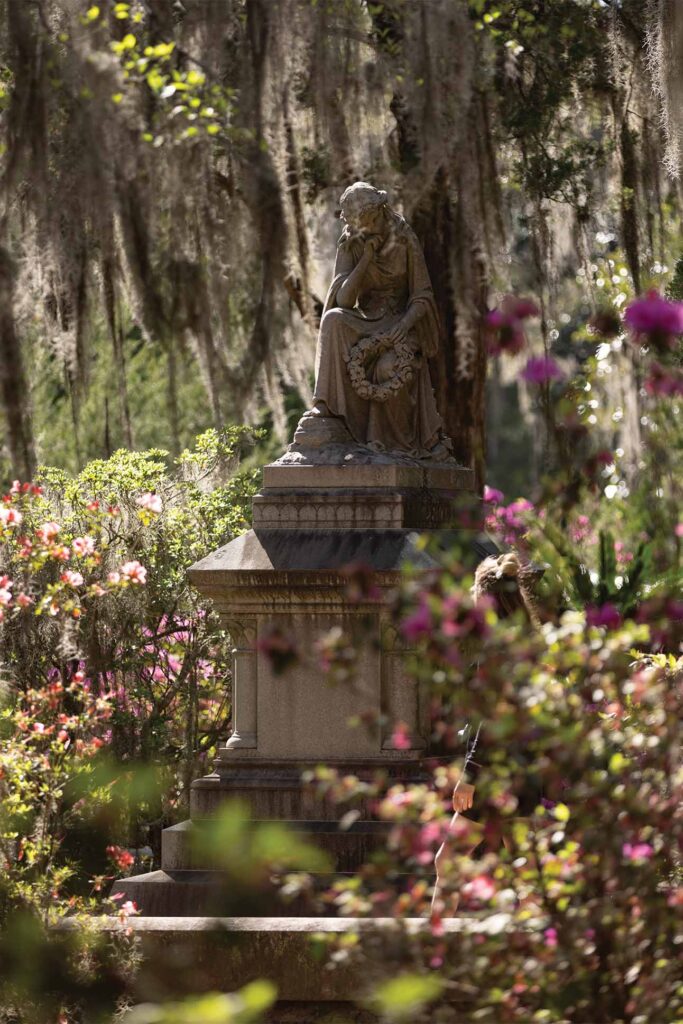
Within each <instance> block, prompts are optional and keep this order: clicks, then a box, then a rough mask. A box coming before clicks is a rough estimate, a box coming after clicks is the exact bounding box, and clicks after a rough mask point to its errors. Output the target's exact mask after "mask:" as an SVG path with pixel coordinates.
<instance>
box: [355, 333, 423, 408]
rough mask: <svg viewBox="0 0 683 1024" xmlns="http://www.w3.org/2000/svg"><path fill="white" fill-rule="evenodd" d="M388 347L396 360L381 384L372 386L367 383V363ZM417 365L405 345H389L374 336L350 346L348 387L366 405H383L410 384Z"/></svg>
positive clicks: (383, 339)
mask: <svg viewBox="0 0 683 1024" xmlns="http://www.w3.org/2000/svg"><path fill="white" fill-rule="evenodd" d="M390 348H393V351H394V355H395V357H396V361H395V364H394V372H393V374H392V375H391V377H390V378H389V380H386V381H385V382H384V383H383V384H373V383H372V381H370V380H368V375H367V369H366V367H367V364H368V363H369V362H372V361H374V359H375V358H377V357H379V356H380V355H382V353H383V352H387V351H389V349H390ZM417 364H418V355H417V353H416V352H415V351H414V350H413V349H412V348H411V346H410V345H409V344H408V343H407V342H405V341H398V342H396V344H395V345H390V344H388V342H387V339H386V336H385V335H384V334H375V335H369V336H368V337H365V338H361V339H360V341H357V342H356V344H355V345H354V346H353V347H352V349H351V352H350V353H349V361H348V363H347V371H348V374H349V378H350V380H351V386H352V388H353V390H354V391H355V392H356V394H357V395H358V396H359V397H360V398H364V399H365V400H366V401H368V402H387V401H388V400H389V399H390V398H393V396H394V395H397V394H398V393H399V392H400V391H402V390H403V388H404V387H405V386H406V385H407V384H409V383H410V381H411V380H412V379H413V375H414V373H415V369H416V367H417Z"/></svg>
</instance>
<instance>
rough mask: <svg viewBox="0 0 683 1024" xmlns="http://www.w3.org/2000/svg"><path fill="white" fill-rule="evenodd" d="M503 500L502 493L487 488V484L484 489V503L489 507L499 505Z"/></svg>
mask: <svg viewBox="0 0 683 1024" xmlns="http://www.w3.org/2000/svg"><path fill="white" fill-rule="evenodd" d="M503 498H504V494H503V492H502V491H498V490H496V488H495V487H489V485H488V484H486V486H485V487H484V501H485V502H487V503H488V504H490V505H500V503H501V501H502V500H503Z"/></svg>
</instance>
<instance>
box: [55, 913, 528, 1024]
mask: <svg viewBox="0 0 683 1024" xmlns="http://www.w3.org/2000/svg"><path fill="white" fill-rule="evenodd" d="M81 927H82V925H81V924H80V922H79V921H78V920H77V919H75V918H72V919H69V918H67V919H64V920H62V921H61V922H60V923H59V925H58V928H59V929H60V930H64V931H67V930H69V931H77V930H79V928H81ZM514 928H515V926H514V925H513V923H512V919H511V917H510V915H509V914H493V915H488V916H474V915H472V916H467V917H457V918H453V919H452V920H445V921H444V922H443V929H444V936H443V941H444V943H445V945H446V947H447V950H446V956H447V957H448V958H450V957H455V956H457V955H458V945H459V939H460V936H461V935H463V934H472V933H474V934H482V935H487V934H489V935H490V934H506V933H508V934H509V935H510V938H511V939H512V937H513V934H514ZM516 928H519V925H517V926H516ZM129 929H130V930H131V931H132V933H133V935H134V936H135V937H136V938H137V939H138V940H139V942H140V948H141V965H140V969H139V971H138V972H137V973H136V974H135V975H133V976H132V977H131V995H132V997H133V998H137V999H140V998H142V999H147V1000H149V999H150V998H155V993H159V998H161V997H162V994H163V995H165V997H166V998H168V997H170V996H174V997H176V998H177V997H180V996H183V995H189V994H192V993H197V992H211V991H218V992H231V991H235V990H236V989H238V988H241V987H242V986H243V985H246V984H247V983H248V982H250V981H255V980H256V979H257V978H268V979H270V980H271V981H272V982H274V984H275V985H277V987H278V998H279V999H280V1000H283V1001H297V1002H301V1003H303V1004H308V1006H304V1007H303V1010H304V1014H305V1015H302V1016H301V1017H299V1018H298V1024H304V1022H306V1024H307V1022H308V1021H309V1020H312V1019H317V1018H314V1017H311V1016H309V1015H308V1014H309V1012H310V1011H309V1009H308V1007H311V1009H313V1012H315V1009H314V1006H315V1004H320V1003H321V1002H325V1001H330V1002H333V1003H334V1002H338V1003H340V1004H343V1005H344V1006H345V1007H346V1008H347V1011H346V1012H347V1013H348V1011H349V1010H350V1009H351V1005H352V1004H353V1003H355V1002H356V1001H357V1000H360V999H362V998H363V996H364V995H365V994H367V993H368V992H369V991H371V990H372V988H373V987H374V986H375V985H376V984H378V983H379V982H380V981H382V980H386V979H387V978H390V977H393V976H395V974H396V972H397V971H398V970H399V969H400V967H401V966H402V965H403V967H404V965H405V963H407V962H410V959H409V958H408V949H409V945H408V943H409V940H410V938H411V936H414V935H416V934H420V933H425V934H428V933H429V931H430V924H429V921H428V920H426V919H423V918H407V919H403V920H400V919H395V918H382V917H380V918H374V919H367V918H354V917H347V918H324V917H298V918H295V917H290V918H282V917H251V916H250V917H244V916H230V917H206V916H197V915H195V916H193V917H166V918H158V917H157V918H155V917H144V918H130V919H129V920H128V921H127V922H126V923H125V924H122V923H121V922H120V921H118V920H117V919H116V918H112V917H101V918H90V919H89V921H88V930H89V931H92V930H97V931H100V932H103V933H105V934H111V933H119V932H124V931H127V930H129ZM349 933H351V934H358V935H359V937H360V944H361V948H362V950H363V953H364V954H365V955H364V956H363V957H361V958H358V959H354V958H349V959H348V960H347V961H345V962H343V963H340V964H338V965H335V967H334V969H333V970H330V969H329V966H328V964H327V961H326V960H325V959H322V960H321V959H319V958H317V957H315V956H314V954H313V945H312V941H311V940H312V938H313V936H315V935H320V934H327V935H344V934H349ZM389 951H391V953H390V954H389ZM448 998H449V1002H451V1004H453V1003H456V1004H459V1006H460V1007H462V1010H463V1012H464V1014H465V1015H464V1016H462V1017H461V1016H458V1017H457V1018H456V1017H453V1018H449V1019H452V1020H453V1021H456V1020H457V1021H459V1022H460V1024H463V1022H465V1021H468V1020H469V1019H470V1018H468V1016H467V1015H466V1006H467V999H466V996H464V994H463V993H461V992H458V990H457V989H456V990H451V991H450V993H449V997H448ZM275 1019H276V1018H275ZM340 1019H341V1020H343V1021H345V1022H346V1021H348V1020H349V1019H350V1018H349V1017H348V1016H345V1017H341V1018H340Z"/></svg>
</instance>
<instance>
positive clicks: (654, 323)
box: [624, 288, 683, 348]
mask: <svg viewBox="0 0 683 1024" xmlns="http://www.w3.org/2000/svg"><path fill="white" fill-rule="evenodd" d="M624 320H625V322H626V323H627V324H628V326H629V327H630V328H631V331H632V332H633V335H634V337H635V338H636V339H637V340H638V341H641V342H642V343H644V344H651V345H653V346H654V347H655V348H673V346H674V344H675V341H676V335H678V334H683V302H674V301H671V300H669V299H665V298H664V297H663V296H661V295H660V294H659V292H658V291H657V290H656V289H654V288H653V289H652V290H651V291H649V292H648V293H647V294H646V295H644V296H642V297H641V298H638V299H634V301H633V302H631V303H630V304H629V305H628V306H627V307H626V312H625V314H624Z"/></svg>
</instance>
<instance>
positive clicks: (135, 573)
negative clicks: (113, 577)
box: [121, 561, 147, 583]
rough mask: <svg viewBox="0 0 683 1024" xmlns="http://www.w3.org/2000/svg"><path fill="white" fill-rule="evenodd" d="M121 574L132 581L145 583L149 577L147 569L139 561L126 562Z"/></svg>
mask: <svg viewBox="0 0 683 1024" xmlns="http://www.w3.org/2000/svg"><path fill="white" fill-rule="evenodd" d="M121 575H122V576H124V577H125V578H126V579H128V580H130V582H131V583H144V582H145V581H146V579H147V570H146V569H145V567H144V565H142V564H141V563H140V562H138V561H133V562H124V563H123V565H122V566H121Z"/></svg>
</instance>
